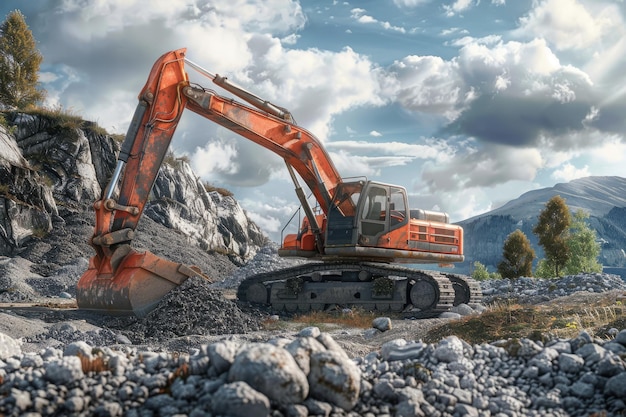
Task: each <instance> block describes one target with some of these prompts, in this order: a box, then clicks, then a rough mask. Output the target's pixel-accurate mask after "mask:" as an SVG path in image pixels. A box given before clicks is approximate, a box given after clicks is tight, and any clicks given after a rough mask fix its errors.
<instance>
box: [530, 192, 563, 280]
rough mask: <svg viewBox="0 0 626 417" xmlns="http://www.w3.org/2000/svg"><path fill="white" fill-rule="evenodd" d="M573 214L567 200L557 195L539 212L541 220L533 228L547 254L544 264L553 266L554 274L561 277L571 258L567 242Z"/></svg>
mask: <svg viewBox="0 0 626 417" xmlns="http://www.w3.org/2000/svg"><path fill="white" fill-rule="evenodd" d="M571 221H572V215H571V214H570V212H569V207H567V204H565V200H564V199H563V198H562V197H561V196H559V195H556V196H554V197H552V198H551V199H550V200H549V201H548V202H547V203H546V207H545V209H543V211H542V212H541V213H540V214H539V221H538V222H537V224H536V225H535V227H534V228H533V233H534V234H536V235H537V237H538V238H539V244H540V245H541V246H542V247H543V251H544V253H545V255H546V262H545V264H544V266H550V267H551V268H553V272H554V274H553V276H554V277H559V276H561V275H562V273H563V269H564V267H565V265H566V264H567V262H568V260H569V258H570V248H569V246H568V244H567V241H568V238H569V233H568V232H569V226H570V223H571Z"/></svg>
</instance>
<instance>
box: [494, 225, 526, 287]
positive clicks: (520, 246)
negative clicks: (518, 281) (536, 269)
mask: <svg viewBox="0 0 626 417" xmlns="http://www.w3.org/2000/svg"><path fill="white" fill-rule="evenodd" d="M502 258H503V260H502V262H500V263H499V264H498V272H499V273H500V275H502V277H503V278H518V277H532V276H533V268H532V265H533V259H535V251H534V250H533V248H532V247H531V246H530V240H528V238H527V237H526V235H525V234H524V232H522V231H521V230H520V229H517V230H515V231H514V232H513V233H511V234H510V235H508V236H507V238H506V240H505V241H504V245H503V247H502Z"/></svg>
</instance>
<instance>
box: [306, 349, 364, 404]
mask: <svg viewBox="0 0 626 417" xmlns="http://www.w3.org/2000/svg"><path fill="white" fill-rule="evenodd" d="M308 380H309V386H310V388H311V396H312V397H314V398H317V399H319V400H322V401H327V402H329V403H331V404H334V405H336V406H338V407H341V408H343V409H344V410H346V411H349V410H351V409H352V408H353V407H354V406H355V405H356V403H357V401H358V399H359V392H360V388H361V371H360V370H359V368H358V367H357V366H356V364H355V363H354V362H353V361H352V360H350V359H348V360H346V355H345V353H344V354H341V353H339V352H336V351H333V350H329V351H325V352H317V353H313V354H312V355H311V372H310V373H309V376H308Z"/></svg>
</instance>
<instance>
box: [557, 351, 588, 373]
mask: <svg viewBox="0 0 626 417" xmlns="http://www.w3.org/2000/svg"><path fill="white" fill-rule="evenodd" d="M584 364H585V360H584V359H583V358H581V357H580V356H578V355H573V354H571V353H561V355H559V368H560V369H561V371H563V372H565V373H568V374H577V373H578V372H580V370H581V369H582V367H583V365H584Z"/></svg>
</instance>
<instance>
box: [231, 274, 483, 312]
mask: <svg viewBox="0 0 626 417" xmlns="http://www.w3.org/2000/svg"><path fill="white" fill-rule="evenodd" d="M237 297H238V298H239V300H241V301H247V302H250V303H253V304H259V305H265V306H271V307H272V309H274V310H276V311H287V312H306V311H309V310H326V309H328V308H333V307H350V308H361V309H363V310H367V311H380V312H397V313H400V312H404V313H408V314H410V315H412V316H415V317H433V316H436V315H438V314H440V313H442V312H445V311H449V310H450V308H452V307H453V306H456V305H459V304H462V303H464V304H468V305H470V306H471V305H476V304H480V302H481V299H482V292H481V290H480V284H479V283H478V282H476V281H475V280H473V279H471V278H469V277H467V276H464V275H457V274H450V273H444V272H437V271H423V270H418V269H412V268H407V267H398V266H389V265H386V264H377V263H316V262H313V263H307V264H304V265H299V266H296V267H292V268H287V269H283V270H279V271H273V272H267V273H263V274H258V275H254V276H252V277H248V278H247V279H245V280H244V281H243V282H242V283H241V284H240V285H239V289H238V291H237Z"/></svg>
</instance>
